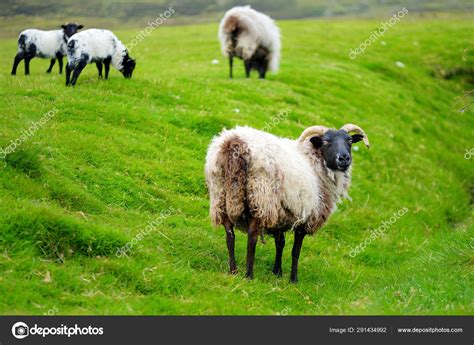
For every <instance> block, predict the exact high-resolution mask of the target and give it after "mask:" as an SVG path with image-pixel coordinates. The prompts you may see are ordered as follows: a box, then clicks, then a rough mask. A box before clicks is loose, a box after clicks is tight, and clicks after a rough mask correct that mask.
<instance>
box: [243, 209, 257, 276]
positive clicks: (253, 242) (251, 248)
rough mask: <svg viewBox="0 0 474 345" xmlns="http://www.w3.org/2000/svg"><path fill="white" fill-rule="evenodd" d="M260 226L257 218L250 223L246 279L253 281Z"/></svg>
mask: <svg viewBox="0 0 474 345" xmlns="http://www.w3.org/2000/svg"><path fill="white" fill-rule="evenodd" d="M258 234H259V224H258V221H257V220H256V219H255V218H252V220H251V221H250V226H249V229H248V238H247V272H246V273H245V277H246V278H248V279H253V263H254V261H255V247H256V246H257V240H258Z"/></svg>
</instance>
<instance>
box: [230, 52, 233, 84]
mask: <svg viewBox="0 0 474 345" xmlns="http://www.w3.org/2000/svg"><path fill="white" fill-rule="evenodd" d="M233 66H234V56H233V55H229V77H230V79H232V67H233Z"/></svg>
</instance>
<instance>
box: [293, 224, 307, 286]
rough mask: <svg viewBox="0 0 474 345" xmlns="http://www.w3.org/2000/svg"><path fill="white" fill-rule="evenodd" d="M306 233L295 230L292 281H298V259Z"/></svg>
mask: <svg viewBox="0 0 474 345" xmlns="http://www.w3.org/2000/svg"><path fill="white" fill-rule="evenodd" d="M305 235H306V233H305V232H304V231H301V230H298V229H297V230H295V243H294V244H293V250H292V252H291V258H292V261H291V278H290V282H292V283H297V282H298V260H299V258H300V253H301V246H302V245H303V239H304V237H305Z"/></svg>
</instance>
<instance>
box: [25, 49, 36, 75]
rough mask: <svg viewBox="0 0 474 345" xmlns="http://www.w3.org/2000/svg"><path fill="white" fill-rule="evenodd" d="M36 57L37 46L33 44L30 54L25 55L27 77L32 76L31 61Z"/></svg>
mask: <svg viewBox="0 0 474 345" xmlns="http://www.w3.org/2000/svg"><path fill="white" fill-rule="evenodd" d="M35 56H36V46H35V45H34V44H31V45H30V47H29V50H28V52H27V53H26V54H25V75H28V74H30V61H31V59H33V58H34V57H35Z"/></svg>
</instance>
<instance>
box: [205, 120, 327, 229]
mask: <svg viewBox="0 0 474 345" xmlns="http://www.w3.org/2000/svg"><path fill="white" fill-rule="evenodd" d="M314 159H315V160H317V159H318V158H317V157H314ZM205 173H206V182H207V185H208V189H209V195H210V202H211V203H210V217H211V222H212V224H213V225H214V226H218V225H221V224H223V218H224V217H225V216H227V217H229V219H230V220H231V222H233V223H234V224H235V225H237V226H238V225H239V224H242V223H243V222H242V218H243V217H244V218H245V216H246V215H245V212H246V211H247V212H248V213H249V214H250V215H251V216H252V217H255V218H257V219H258V220H259V222H260V224H261V225H262V226H263V227H265V228H266V229H275V228H285V227H286V228H288V227H295V226H297V225H300V224H302V225H304V227H305V229H306V231H307V232H308V233H313V232H314V231H315V230H316V229H317V228H318V227H320V226H321V225H322V224H323V223H324V222H325V221H326V219H327V217H328V216H329V214H330V212H331V211H332V209H333V206H334V203H333V200H332V199H331V197H330V193H329V191H328V190H327V189H326V188H325V186H323V185H322V184H321V181H320V179H319V177H318V176H317V175H316V173H315V170H314V168H313V167H312V166H311V159H308V157H307V156H306V155H305V154H304V153H303V152H302V151H301V150H300V149H299V147H298V145H297V143H296V141H293V140H289V139H284V138H279V137H276V136H274V135H272V134H269V133H266V132H262V131H258V130H255V129H252V128H249V127H237V128H235V129H232V130H225V131H223V132H222V133H221V134H220V135H219V136H217V137H216V138H214V140H213V141H212V143H211V145H210V147H209V150H208V153H207V158H206V166H205ZM242 230H246V229H242Z"/></svg>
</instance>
